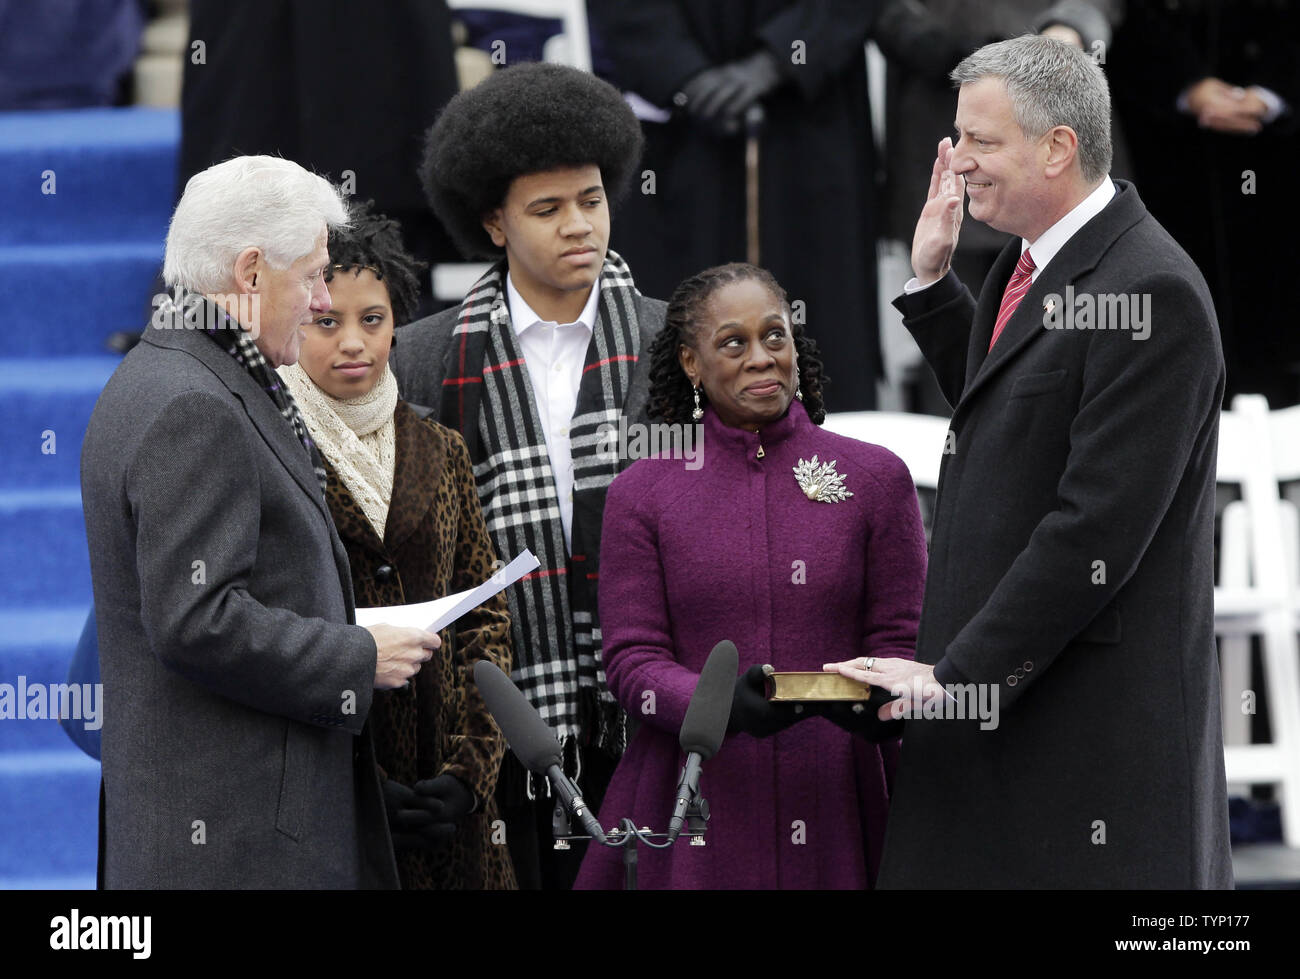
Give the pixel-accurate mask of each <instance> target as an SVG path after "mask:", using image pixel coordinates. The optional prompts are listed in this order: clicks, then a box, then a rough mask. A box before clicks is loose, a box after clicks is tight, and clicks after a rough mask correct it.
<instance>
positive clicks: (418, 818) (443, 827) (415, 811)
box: [384, 775, 474, 850]
mask: <svg viewBox="0 0 1300 979" xmlns="http://www.w3.org/2000/svg"><path fill="white" fill-rule="evenodd" d="M384 804H385V806H386V807H387V809H388V827H389V829H390V831H391V832H392V836H393V846H395V847H399V848H404V849H405V848H409V849H422V850H438V849H441V848H442V847H444V846H446V845H447V844H448V843H450V842H451V840H452V837H454V836H455V835H456V829H457V827H458V825H459V824H460V821H461V820H463V819H464V818H465V817H466V816H467V815H469V813H470V810H471V809H473V808H474V794H473V793H472V792H470V790H469V789H468V788H466V786H465V783H463V782H462V781H461V780H460V779H458V778H457V777H456V776H455V775H439V776H437V777H436V778H431V779H426V780H424V781H422V782H416V783H415V788H414V789H412V788H409V787H408V786H405V785H403V784H402V783H401V782H398V781H396V780H394V779H391V778H390V779H388V780H387V781H386V782H384Z"/></svg>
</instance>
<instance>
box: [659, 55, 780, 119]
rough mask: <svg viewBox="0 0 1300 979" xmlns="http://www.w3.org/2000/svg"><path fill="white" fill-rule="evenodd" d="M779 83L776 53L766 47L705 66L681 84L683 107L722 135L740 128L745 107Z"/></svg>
mask: <svg viewBox="0 0 1300 979" xmlns="http://www.w3.org/2000/svg"><path fill="white" fill-rule="evenodd" d="M780 84H781V72H780V70H779V69H778V67H777V62H776V56H775V55H774V54H772V53H771V52H770V51H768V50H766V49H760V50H758V51H755V52H754V53H753V54H751V55H749V56H748V57H745V58H741V59H740V60H739V61H732V62H729V63H727V64H725V65H718V66H717V67H716V68H706V69H705V70H704V71H702V72H700V73H699V74H698V75H696V76H695V77H694V78H692V79H691V80H690V81H688V82H687V83H686V84H685V85H684V86H682V94H683V95H685V96H686V110H687V111H688V112H689V113H690V114H691V115H692V116H694V117H695V118H696V119H698V120H699V121H700V122H702V123H705V124H706V125H708V126H711V127H712V128H713V129H715V130H716V131H718V132H720V133H723V134H724V135H731V134H732V133H737V132H739V131H740V124H741V120H742V119H743V118H744V115H745V110H746V109H748V108H749V107H750V106H751V105H753V104H754V103H755V102H757V101H758V100H759V99H761V98H763V96H765V95H767V94H768V93H769V92H771V91H772V90H773V89H774V88H776V87H777V86H778V85H780Z"/></svg>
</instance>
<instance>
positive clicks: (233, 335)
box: [170, 292, 329, 496]
mask: <svg viewBox="0 0 1300 979" xmlns="http://www.w3.org/2000/svg"><path fill="white" fill-rule="evenodd" d="M170 312H171V313H172V315H177V314H179V315H181V316H183V317H184V318H185V321H186V325H187V328H188V329H191V330H201V331H202V332H204V333H206V334H207V335H208V336H209V337H211V338H212V339H213V340H214V341H215V342H216V344H217V346H219V347H220V348H221V349H222V350H224V351H225V352H226V353H228V354H230V356H231V357H233V358H234V359H235V363H237V364H239V366H240V367H242V368H244V370H246V371H248V373H249V374H250V375H251V376H252V378H253V380H254V381H256V382H257V385H258V387H260V388H261V389H262V390H263V391H265V392H266V393H267V395H268V396H269V397H270V399H271V400H272V401H273V402H275V406H276V408H278V409H279V410H280V415H281V416H282V417H283V418H284V420H285V421H286V422H288V423H289V425H290V427H291V428H293V432H294V434H295V435H297V436H298V441H299V442H301V443H302V447H303V448H304V449H306V450H307V454H308V455H309V456H310V457H311V468H312V470H313V471H314V472H315V473H316V481H317V482H319V483H320V491H321V495H322V496H324V495H325V488H326V486H327V485H328V483H329V479H328V476H327V475H326V473H325V463H324V461H323V460H322V458H321V454H320V450H319V449H317V448H316V443H315V442H314V441H312V437H311V433H310V432H308V431H307V423H306V422H304V421H303V418H302V412H300V411H299V410H298V403H297V402H296V401H294V400H293V395H292V394H290V393H289V389H288V387H287V386H286V385H285V383H284V381H283V380H282V379H281V377H280V375H279V374H277V373H276V372H275V371H274V370H272V369H271V365H270V364H268V363H267V362H266V358H265V357H263V356H262V351H260V350H258V349H257V344H255V343H254V342H253V338H252V336H251V335H250V334H249V333H248V331H247V330H246V329H245V328H244V327H243V326H241V325H240V324H239V323H238V322H236V321H235V320H234V319H232V318H231V317H230V315H229V314H227V312H226V311H225V310H224V309H222V308H221V307H220V306H218V305H217V304H216V303H214V302H212V301H211V300H209V299H207V298H206V297H204V296H202V295H200V294H198V293H184V292H182V293H178V294H177V295H176V296H175V297H174V298H173V299H171V301H170Z"/></svg>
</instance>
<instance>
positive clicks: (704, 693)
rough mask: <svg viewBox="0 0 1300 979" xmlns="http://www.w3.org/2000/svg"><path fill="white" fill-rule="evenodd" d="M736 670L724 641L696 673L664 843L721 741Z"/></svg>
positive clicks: (734, 655)
mask: <svg viewBox="0 0 1300 979" xmlns="http://www.w3.org/2000/svg"><path fill="white" fill-rule="evenodd" d="M739 670H740V654H739V653H738V652H737V651H736V644H735V643H734V642H732V641H731V640H729V639H724V640H723V641H722V642H720V643H718V644H717V645H716V646H714V647H713V651H712V652H710V653H709V658H708V659H707V660H705V662H704V669H702V670H701V671H700V679H699V682H697V683H696V684H695V692H694V693H693V694H691V702H690V703H689V704H688V705H687V707H686V716H685V717H684V718H683V719H682V732H681V736H680V738H679V739H678V743H679V744H681V746H682V750H683V751H685V752H686V764H685V766H684V767H683V768H682V777H681V780H680V781H679V782H678V783H677V801H676V802H675V803H674V805H673V816H672V819H670V820H669V821H668V841H669V842H670V843H671V842H672V841H673V840H676V839H677V837H678V835H679V834H680V833H681V831H682V826H683V825H684V824H685V822H686V809H687V807H688V806H689V805H690V802H691V800H692V799H693V798H695V796H696V795H697V794H698V793H699V789H700V766H701V765H702V764H703V763H704V762H706V761H708V760H709V759H710V758H712V757H713V756H714V755H716V754H717V753H718V749H719V748H720V747H722V739H723V738H724V737H726V734H727V720H728V718H730V716H731V698H732V696H733V694H734V693H735V691H736V675H737V674H738V673H739Z"/></svg>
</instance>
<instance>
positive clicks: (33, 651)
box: [0, 606, 102, 754]
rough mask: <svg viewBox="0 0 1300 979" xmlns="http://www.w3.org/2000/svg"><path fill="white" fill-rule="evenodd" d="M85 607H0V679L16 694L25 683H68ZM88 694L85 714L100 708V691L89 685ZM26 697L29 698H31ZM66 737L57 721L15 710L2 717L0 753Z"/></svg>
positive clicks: (54, 744)
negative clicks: (27, 715) (89, 701)
mask: <svg viewBox="0 0 1300 979" xmlns="http://www.w3.org/2000/svg"><path fill="white" fill-rule="evenodd" d="M88 611H89V609H88V608H87V607H85V606H70V607H46V608H41V607H32V608H27V609H21V610H4V611H0V683H3V684H8V685H9V686H10V687H11V688H12V690H13V693H14V695H15V697H17V696H18V694H19V691H20V690H21V689H22V685H23V684H24V683H25V684H26V687H27V689H28V690H30V689H31V688H32V685H33V684H37V683H40V684H46V685H50V684H63V683H66V682H67V679H68V665H69V664H70V663H71V661H72V654H73V651H74V650H75V649H76V646H77V640H78V639H79V638H80V637H81V630H82V627H83V626H84V624H85V621H86V613H87V612H88ZM83 694H84V690H83ZM46 695H47V696H48V690H47V693H46ZM91 696H92V697H93V698H95V699H94V700H93V701H92V702H91V703H90V704H85V705H84V706H83V711H85V712H86V713H85V714H83V716H88V712H89V710H90V709H100V710H102V702H101V701H100V700H99V699H98V697H99V695H98V693H97V692H94V691H92V692H91ZM26 703H31V700H30V698H28V700H27V701H26ZM24 712H25V711H24ZM46 712H47V713H49V711H48V709H47V711H46ZM15 713H17V705H16V704H15ZM101 723H102V717H101ZM70 743H71V742H70V741H69V740H68V736H67V734H65V733H64V732H63V730H62V729H61V727H60V726H59V723H58V721H55V720H47V719H36V718H30V717H29V718H19V717H16V716H15V717H12V718H5V719H0V754H3V753H4V752H8V751H33V750H40V749H57V750H62V749H63V748H66V747H67V746H68V745H69V744H70Z"/></svg>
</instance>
